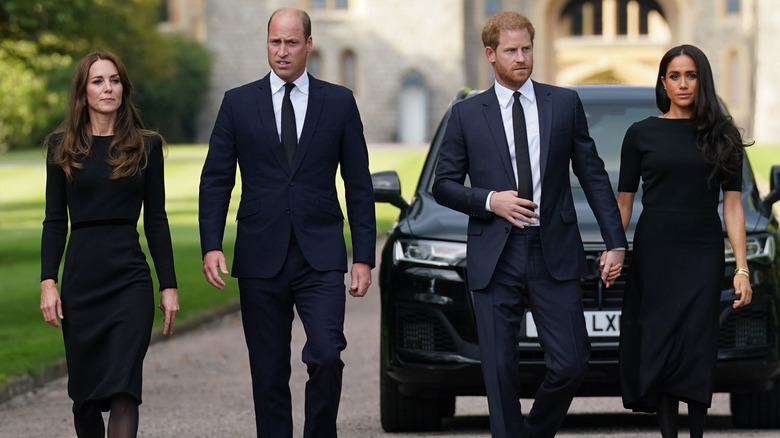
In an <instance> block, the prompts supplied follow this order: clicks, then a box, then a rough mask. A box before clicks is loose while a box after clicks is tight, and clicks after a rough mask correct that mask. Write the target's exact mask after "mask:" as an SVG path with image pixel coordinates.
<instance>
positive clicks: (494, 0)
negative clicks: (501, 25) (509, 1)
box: [484, 0, 501, 17]
mask: <svg viewBox="0 0 780 438" xmlns="http://www.w3.org/2000/svg"><path fill="white" fill-rule="evenodd" d="M484 1H485V16H486V17H490V16H493V15H496V14H498V13H499V12H501V0H484Z"/></svg>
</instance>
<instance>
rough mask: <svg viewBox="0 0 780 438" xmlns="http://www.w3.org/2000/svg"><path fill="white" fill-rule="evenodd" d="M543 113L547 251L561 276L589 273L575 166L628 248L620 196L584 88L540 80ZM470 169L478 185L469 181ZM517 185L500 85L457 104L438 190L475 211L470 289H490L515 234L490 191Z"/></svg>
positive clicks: (607, 235) (610, 239)
mask: <svg viewBox="0 0 780 438" xmlns="http://www.w3.org/2000/svg"><path fill="white" fill-rule="evenodd" d="M533 85H534V91H535V93H536V99H537V102H536V103H537V108H538V111H539V137H540V143H541V144H540V146H541V157H540V167H541V180H542V198H541V205H540V208H541V211H540V212H539V217H540V226H541V230H540V231H541V238H542V252H543V253H544V261H545V264H546V266H547V269H548V271H549V272H550V274H551V275H552V276H553V278H555V279H557V280H572V279H576V278H579V277H580V276H582V275H584V274H586V273H587V272H588V267H587V264H586V262H585V252H584V248H583V245H582V238H581V237H580V233H579V228H578V227H577V213H576V211H575V209H574V201H573V197H572V193H571V186H570V181H569V164H571V167H572V168H573V170H574V173H575V175H576V176H577V178H578V179H579V181H580V184H581V186H582V188H583V190H584V192H585V195H586V197H587V199H588V203H589V204H590V206H591V208H592V209H593V212H594V214H595V216H596V219H597V220H598V223H599V227H600V229H601V234H602V236H603V238H604V242H605V243H606V245H607V248H608V249H613V248H620V247H622V248H627V247H628V244H627V242H626V237H625V233H624V232H623V226H622V224H621V220H620V212H619V210H618V207H617V202H616V201H615V195H614V193H613V192H612V188H611V186H610V183H609V177H608V175H607V173H606V171H605V170H604V162H603V161H602V160H601V158H599V156H598V154H597V152H596V146H595V144H594V142H593V139H591V137H590V135H589V133H588V125H587V121H586V119H585V113H584V111H583V109H582V102H580V98H579V96H578V95H577V93H576V92H574V91H572V90H568V89H565V88H560V87H553V86H550V85H545V84H540V83H537V82H534V83H533ZM466 175H468V176H469V180H470V187H466V186H464V185H463V183H464V181H465V178H466ZM504 190H517V183H516V182H515V176H514V171H513V170H512V164H511V161H510V157H509V149H508V145H507V139H506V135H505V133H504V125H503V122H502V120H501V110H500V108H499V104H498V99H497V98H496V93H495V90H494V89H493V88H492V87H491V88H490V89H489V90H487V91H485V92H484V93H482V94H480V95H477V96H474V97H473V98H470V99H466V100H464V101H462V102H459V103H458V104H456V105H454V106H453V108H452V114H451V116H450V119H449V122H448V124H447V128H446V131H445V134H444V141H443V144H442V149H441V155H440V156H439V162H438V165H437V167H436V177H435V181H434V186H433V195H434V197H435V198H436V201H437V202H439V203H440V204H441V205H444V206H447V207H450V208H452V209H455V210H457V211H460V212H463V213H466V214H468V215H469V224H468V253H467V269H468V274H469V288H470V289H471V290H479V289H484V288H485V287H486V286H487V285H488V283H489V282H490V279H491V278H492V276H493V271H494V270H495V267H496V263H497V262H498V259H499V256H500V255H501V252H502V250H503V248H504V244H505V243H506V241H507V238H508V236H509V231H510V229H511V225H510V224H509V223H508V222H507V221H506V219H504V218H502V217H499V216H496V215H493V214H492V213H490V212H488V211H486V210H485V202H486V200H487V196H488V193H490V191H504Z"/></svg>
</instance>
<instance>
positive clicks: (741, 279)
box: [732, 274, 753, 309]
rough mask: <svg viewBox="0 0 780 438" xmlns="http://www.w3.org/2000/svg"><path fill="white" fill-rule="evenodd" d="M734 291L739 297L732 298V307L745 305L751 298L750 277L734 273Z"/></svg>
mask: <svg viewBox="0 0 780 438" xmlns="http://www.w3.org/2000/svg"><path fill="white" fill-rule="evenodd" d="M734 293H736V294H737V296H738V297H739V299H738V300H734V304H732V307H733V308H735V309H736V308H738V307H742V306H747V305H748V304H750V301H751V300H752V299H753V288H751V287H750V278H748V276H747V275H742V274H737V275H734Z"/></svg>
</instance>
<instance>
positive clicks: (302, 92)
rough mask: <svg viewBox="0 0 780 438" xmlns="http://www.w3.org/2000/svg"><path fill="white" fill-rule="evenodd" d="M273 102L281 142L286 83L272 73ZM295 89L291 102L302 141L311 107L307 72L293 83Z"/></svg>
mask: <svg viewBox="0 0 780 438" xmlns="http://www.w3.org/2000/svg"><path fill="white" fill-rule="evenodd" d="M270 79H271V100H272V101H273V104H274V118H275V119H276V132H277V133H278V134H279V141H282V99H283V98H284V84H285V82H284V81H283V80H282V78H280V77H279V76H277V75H276V73H274V72H273V70H272V71H271V78H270ZM293 83H294V84H295V88H293V89H292V90H291V91H290V101H291V102H292V105H293V110H294V111H295V129H296V130H297V131H298V140H300V139H301V131H302V130H303V121H304V120H305V119H306V108H308V106H309V75H308V74H307V73H306V70H304V71H303V74H302V75H301V76H300V77H299V78H298V79H296V80H295V81H293Z"/></svg>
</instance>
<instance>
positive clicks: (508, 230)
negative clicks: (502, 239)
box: [504, 227, 512, 233]
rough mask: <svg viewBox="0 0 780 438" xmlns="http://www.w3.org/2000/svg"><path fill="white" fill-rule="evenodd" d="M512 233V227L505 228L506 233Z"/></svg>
mask: <svg viewBox="0 0 780 438" xmlns="http://www.w3.org/2000/svg"><path fill="white" fill-rule="evenodd" d="M511 231H512V229H511V227H506V228H504V232H505V233H509V232H511Z"/></svg>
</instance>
